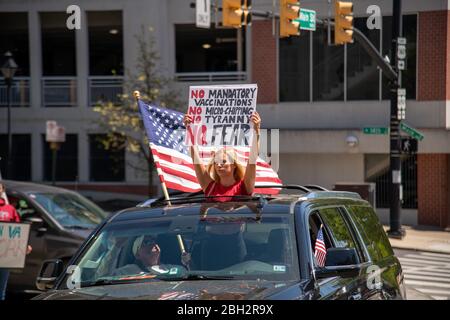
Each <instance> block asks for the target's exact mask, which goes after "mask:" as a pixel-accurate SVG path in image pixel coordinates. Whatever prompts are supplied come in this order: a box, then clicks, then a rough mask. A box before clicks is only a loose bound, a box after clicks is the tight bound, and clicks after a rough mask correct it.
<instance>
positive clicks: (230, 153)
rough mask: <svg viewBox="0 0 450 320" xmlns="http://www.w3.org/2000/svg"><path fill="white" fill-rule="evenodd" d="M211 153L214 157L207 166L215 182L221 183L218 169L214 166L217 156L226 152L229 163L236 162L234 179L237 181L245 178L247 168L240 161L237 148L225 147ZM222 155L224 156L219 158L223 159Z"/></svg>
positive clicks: (207, 170)
mask: <svg viewBox="0 0 450 320" xmlns="http://www.w3.org/2000/svg"><path fill="white" fill-rule="evenodd" d="M211 153H212V154H211V155H212V158H211V161H210V162H209V163H208V165H207V167H206V172H208V173H209V175H210V176H211V178H212V179H213V180H214V181H215V182H217V183H220V177H219V175H218V174H217V172H216V169H215V168H214V163H215V161H216V158H217V157H218V156H220V155H221V154H223V153H225V156H226V159H227V163H230V164H234V172H233V176H234V179H235V180H236V181H241V180H242V179H244V175H245V168H244V166H243V165H242V164H240V163H239V160H238V157H237V153H236V150H234V148H232V147H223V148H221V149H219V150H218V151H212V152H211ZM222 157H223V156H221V157H220V158H219V159H221V158H222Z"/></svg>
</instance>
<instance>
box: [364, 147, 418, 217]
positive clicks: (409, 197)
mask: <svg viewBox="0 0 450 320" xmlns="http://www.w3.org/2000/svg"><path fill="white" fill-rule="evenodd" d="M389 173H390V171H389V168H388V169H387V170H386V172H384V173H383V174H381V175H380V176H378V177H377V178H376V179H375V180H374V181H373V182H375V183H376V197H377V207H378V208H389V207H390V196H391V193H390V184H389ZM402 187H403V201H402V208H404V209H417V155H411V156H407V157H406V158H405V159H402Z"/></svg>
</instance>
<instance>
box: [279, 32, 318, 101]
mask: <svg viewBox="0 0 450 320" xmlns="http://www.w3.org/2000/svg"><path fill="white" fill-rule="evenodd" d="M310 38H311V34H310V32H309V31H307V32H302V33H301V34H300V36H299V37H289V38H283V39H280V100H281V101H309V94H310V81H309V78H310V68H309V67H310V61H309V57H310V49H311V44H310V43H311V41H310Z"/></svg>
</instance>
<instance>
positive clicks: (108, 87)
mask: <svg viewBox="0 0 450 320" xmlns="http://www.w3.org/2000/svg"><path fill="white" fill-rule="evenodd" d="M88 85H89V103H90V105H91V106H94V105H96V104H98V103H102V102H112V103H118V102H120V95H121V94H122V93H123V77H122V76H91V77H89V79H88Z"/></svg>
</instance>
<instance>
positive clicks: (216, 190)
mask: <svg viewBox="0 0 450 320" xmlns="http://www.w3.org/2000/svg"><path fill="white" fill-rule="evenodd" d="M205 195H206V196H248V195H251V194H249V193H248V192H247V189H246V188H245V183H244V180H241V181H238V182H236V183H235V184H232V185H231V186H228V187H225V186H223V185H221V184H220V183H217V182H215V181H212V182H210V183H209V184H208V186H207V187H206V190H205ZM231 200H232V199H231V198H228V197H223V198H222V197H221V198H214V199H213V201H219V202H225V201H231Z"/></svg>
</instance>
